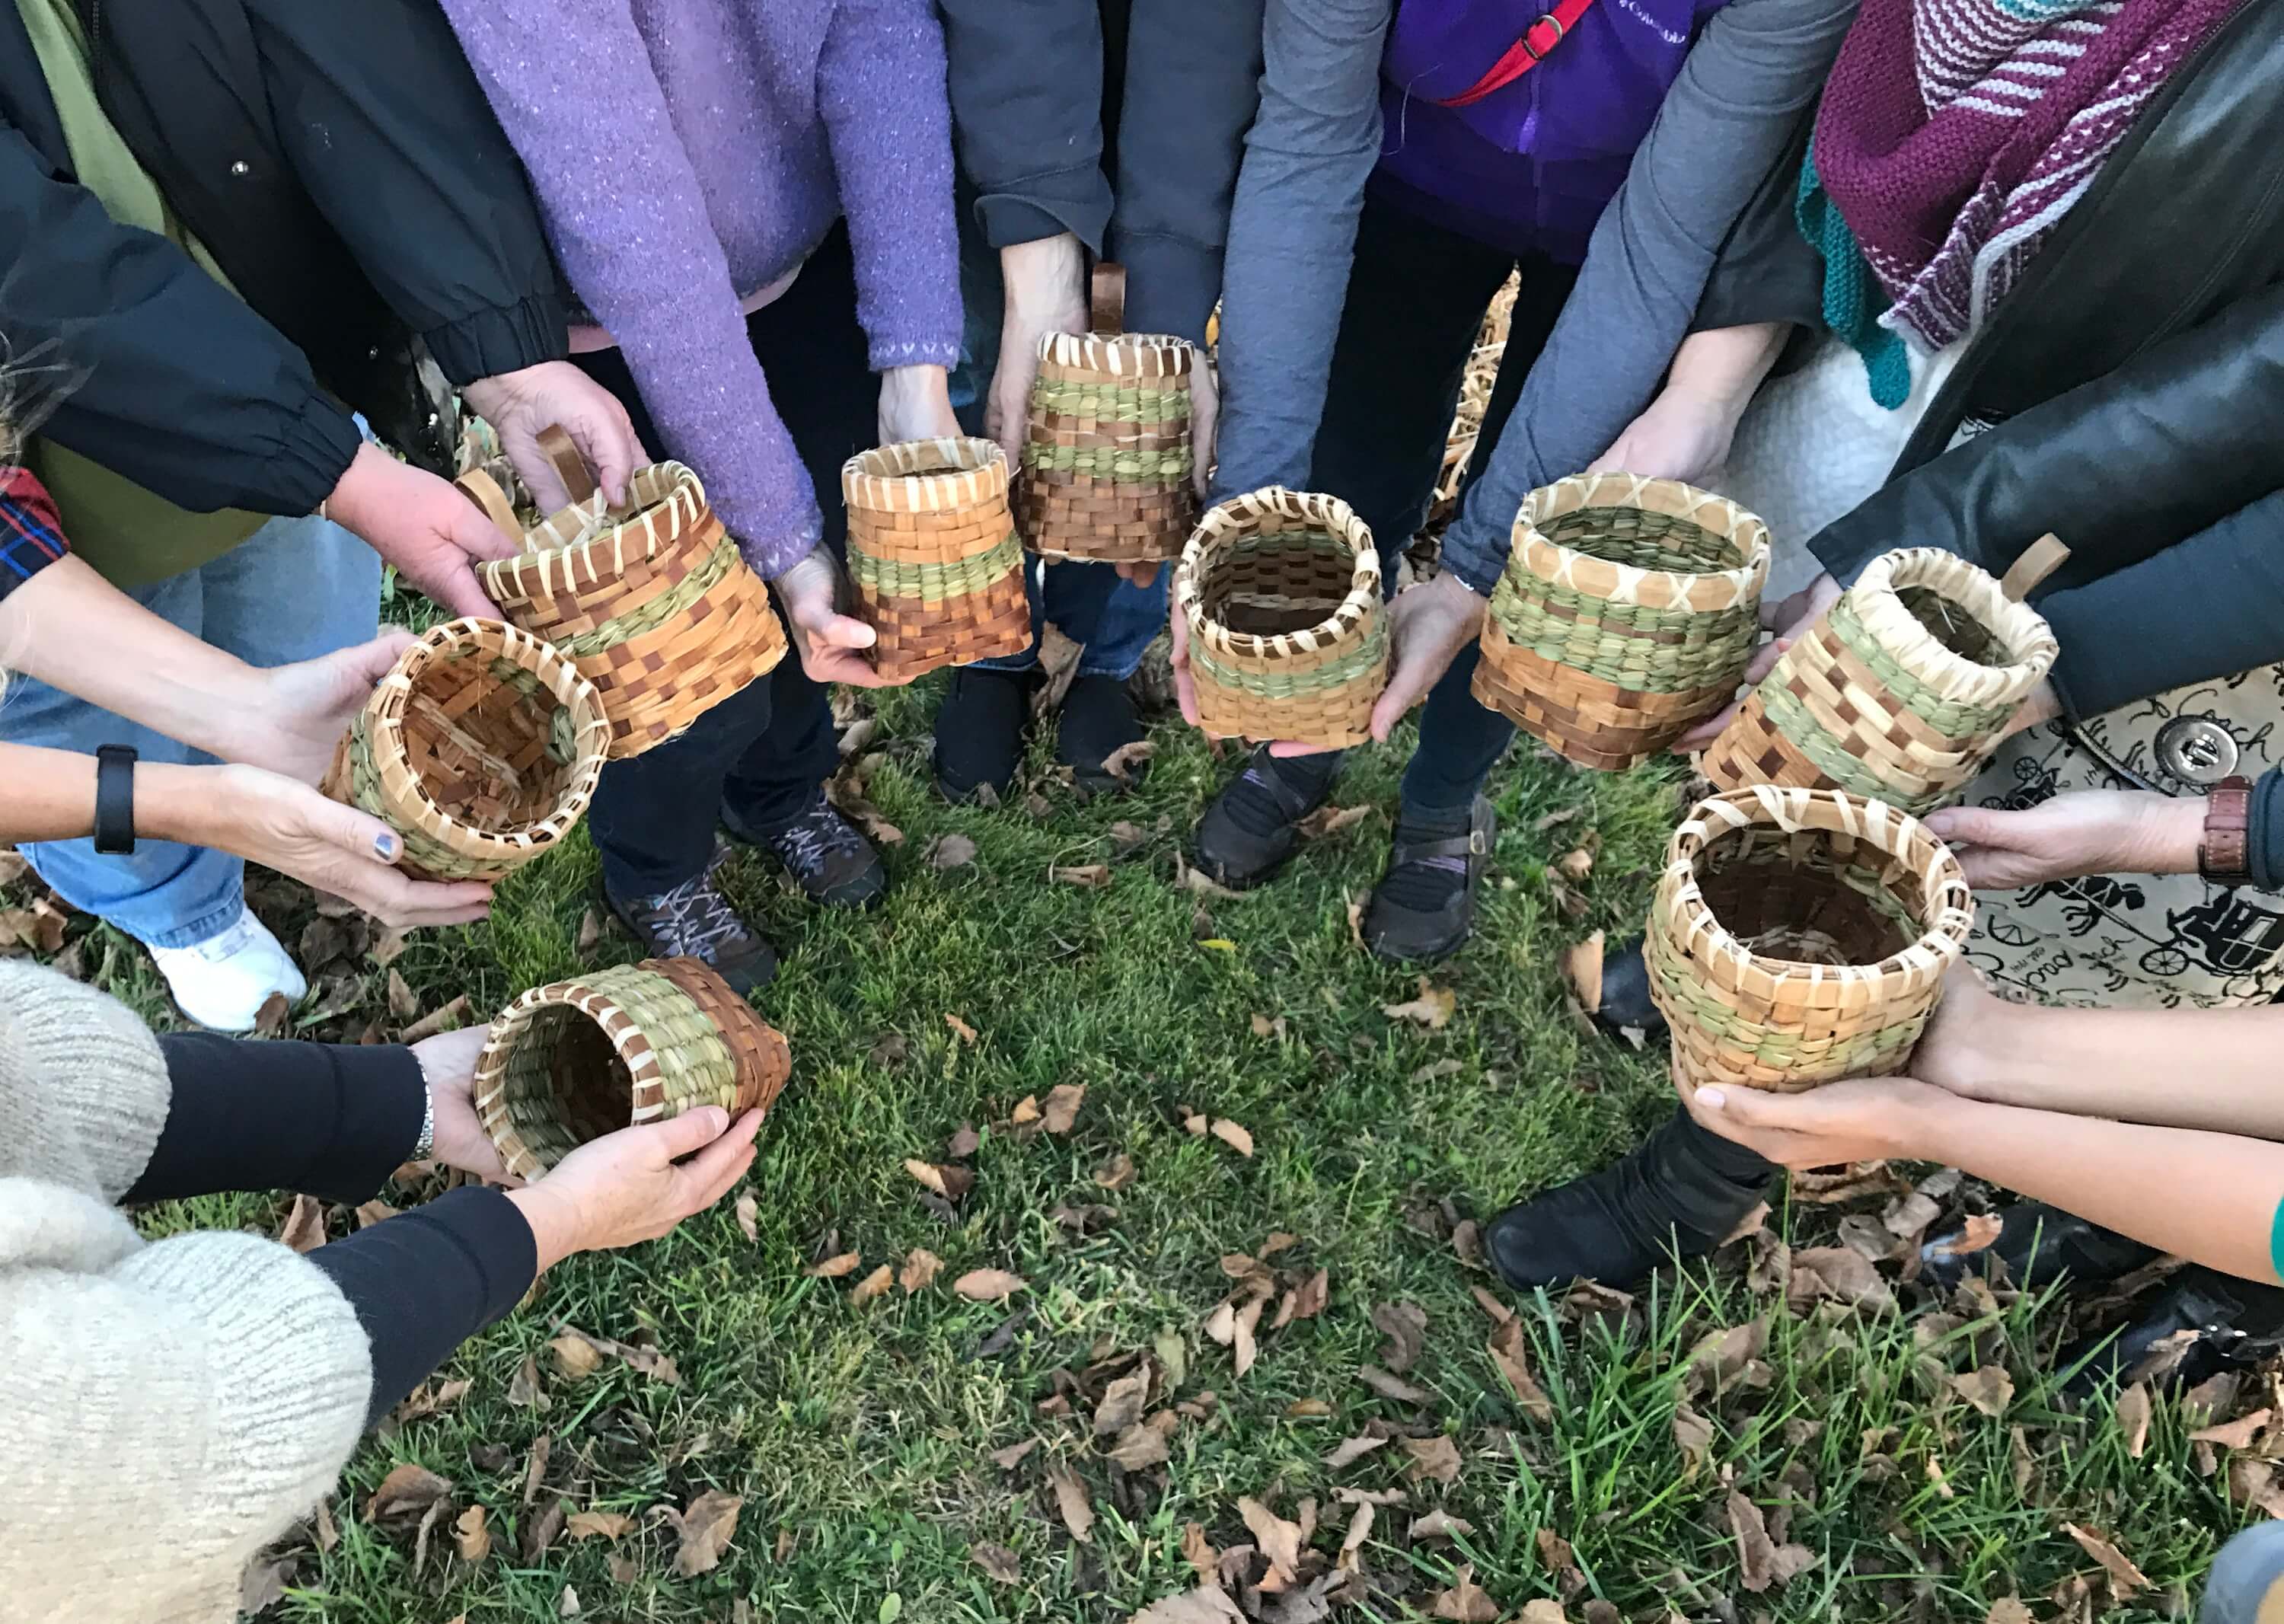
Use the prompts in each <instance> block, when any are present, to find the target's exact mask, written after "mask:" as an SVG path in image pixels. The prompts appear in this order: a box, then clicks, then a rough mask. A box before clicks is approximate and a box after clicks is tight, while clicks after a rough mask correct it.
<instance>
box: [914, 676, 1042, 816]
mask: <svg viewBox="0 0 2284 1624" xmlns="http://www.w3.org/2000/svg"><path fill="white" fill-rule="evenodd" d="M1035 682H1036V675H1035V674H1034V673H1032V672H1029V671H994V670H990V669H988V668H984V667H982V666H962V667H960V668H958V669H957V670H955V671H954V672H953V673H952V674H951V684H950V687H948V688H946V689H945V690H944V695H943V704H941V705H939V706H937V707H936V712H935V786H936V789H937V790H938V791H939V792H941V793H942V794H943V798H944V799H945V800H974V799H975V798H976V797H977V796H978V795H980V794H981V793H982V792H983V788H984V786H985V785H989V786H990V787H991V789H992V791H993V792H994V793H996V794H997V795H999V796H1000V797H1001V798H1002V799H1005V796H1006V794H1007V792H1008V790H1009V788H1010V787H1011V786H1013V784H1014V782H1015V769H1016V768H1018V767H1019V766H1021V764H1022V761H1023V729H1024V727H1025V725H1026V724H1027V723H1028V722H1029V721H1030V718H1031V689H1032V686H1033V683H1035Z"/></svg>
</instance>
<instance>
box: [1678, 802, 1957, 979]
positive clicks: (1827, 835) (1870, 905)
mask: <svg viewBox="0 0 2284 1624" xmlns="http://www.w3.org/2000/svg"><path fill="white" fill-rule="evenodd" d="M1694 870H1695V873H1696V876H1697V885H1698V889H1699V891H1700V892H1701V894H1703V896H1704V899H1705V905H1706V907H1707V908H1708V909H1709V910H1711V912H1712V915H1713V917H1714V919H1715V921H1716V922H1717V923H1718V924H1719V925H1721V927H1722V928H1723V929H1725V930H1726V931H1727V932H1728V933H1730V934H1731V935H1733V936H1734V937H1735V938H1736V939H1737V940H1738V941H1740V943H1742V944H1743V945H1744V947H1745V948H1746V949H1747V950H1748V951H1750V952H1751V953H1753V954H1755V955H1756V956H1759V957H1762V958H1772V959H1784V960H1789V961H1791V962H1793V963H1795V964H1831V965H1842V964H1879V963H1880V962H1881V960H1883V959H1886V958H1888V957H1889V956H1893V955H1895V954H1897V953H1900V952H1902V951H1903V950H1904V949H1905V948H1907V947H1909V946H1910V945H1911V944H1912V942H1914V941H1917V940H1919V938H1920V935H1921V933H1922V932H1923V930H1924V927H1925V925H1926V924H1927V923H1928V920H1929V918H1930V917H1931V911H1932V910H1931V909H1930V907H1929V902H1928V897H1927V895H1926V894H1925V890H1924V888H1923V887H1922V886H1921V885H1920V880H1919V878H1918V877H1917V876H1915V875H1913V874H1912V873H1911V872H1910V871H1907V870H1906V869H1905V868H1904V867H1903V866H1902V865H1901V864H1899V863H1897V862H1896V860H1895V859H1894V858H1893V857H1891V856H1889V855H1888V854H1887V853H1886V852H1884V851H1881V849H1880V848H1879V847H1876V846H1874V845H1873V844H1872V843H1870V842H1869V841H1866V840H1859V839H1856V838H1854V837H1853V836H1850V835H1846V834H1842V833H1838V832H1826V831H1824V830H1802V831H1800V832H1796V833H1792V834H1787V833H1785V832H1782V831H1781V830H1776V829H1770V828H1766V827H1764V826H1760V825H1748V826H1747V827H1745V828H1743V829H1736V830H1731V831H1729V832H1727V833H1725V834H1723V835H1720V836H1718V837H1717V838H1715V839H1710V840H1709V841H1707V842H1706V844H1705V847H1704V848H1703V849H1702V850H1701V851H1700V852H1699V853H1698V854H1697V857H1696V860H1695V863H1694Z"/></svg>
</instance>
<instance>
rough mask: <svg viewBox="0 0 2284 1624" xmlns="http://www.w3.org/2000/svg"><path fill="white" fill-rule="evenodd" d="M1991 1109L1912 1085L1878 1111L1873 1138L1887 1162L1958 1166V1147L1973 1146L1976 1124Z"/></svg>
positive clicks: (1935, 1089) (1991, 1108)
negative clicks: (1925, 1162) (1929, 1162)
mask: <svg viewBox="0 0 2284 1624" xmlns="http://www.w3.org/2000/svg"><path fill="white" fill-rule="evenodd" d="M1994 1109H1996V1107H1994V1106H1992V1105H1987V1104H1985V1103H1984V1102H1983V1101H1981V1100H1975V1099H1967V1098H1963V1097H1960V1096H1959V1095H1956V1094H1952V1093H1950V1092H1948V1091H1946V1090H1944V1089H1938V1088H1936V1087H1933V1086H1932V1085H1928V1084H1913V1085H1912V1086H1910V1087H1907V1088H1905V1089H1903V1090H1902V1091H1901V1092H1900V1093H1898V1094H1897V1096H1896V1097H1893V1098H1892V1099H1890V1100H1889V1101H1888V1103H1887V1104H1886V1105H1884V1106H1883V1107H1882V1108H1881V1113H1880V1116H1879V1120H1877V1121H1876V1122H1875V1123H1874V1125H1873V1136H1874V1137H1875V1138H1876V1139H1877V1140H1878V1141H1879V1144H1880V1149H1881V1154H1882V1155H1883V1156H1885V1157H1886V1158H1888V1159H1890V1160H1896V1161H1936V1162H1941V1163H1942V1164H1943V1165H1944V1166H1945V1167H1958V1166H1959V1165H1961V1164H1960V1156H1961V1155H1962V1154H1963V1152H1962V1151H1961V1149H1960V1147H1961V1146H1965V1145H1971V1144H1973V1143H1974V1140H1975V1133H1976V1129H1977V1124H1978V1123H1979V1122H1982V1121H1983V1120H1987V1116H1988V1113H1990V1112H1991V1111H1992V1110H1994Z"/></svg>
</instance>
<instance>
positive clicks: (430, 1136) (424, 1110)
mask: <svg viewBox="0 0 2284 1624" xmlns="http://www.w3.org/2000/svg"><path fill="white" fill-rule="evenodd" d="M435 1149H436V1085H435V1084H434V1083H432V1082H431V1081H428V1068H427V1067H426V1066H422V1067H421V1068H420V1136H419V1137H418V1139H415V1140H414V1141H413V1142H412V1153H411V1155H409V1156H407V1157H406V1158H405V1160H407V1161H426V1160H427V1159H428V1158H429V1156H430V1155H431V1154H432V1153H433V1152H434V1151H435Z"/></svg>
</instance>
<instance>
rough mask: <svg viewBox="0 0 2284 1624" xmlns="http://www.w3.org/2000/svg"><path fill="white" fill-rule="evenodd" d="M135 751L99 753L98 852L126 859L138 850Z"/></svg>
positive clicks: (103, 749)
mask: <svg viewBox="0 0 2284 1624" xmlns="http://www.w3.org/2000/svg"><path fill="white" fill-rule="evenodd" d="M136 760H137V755H136V752H135V750H134V749H133V748H132V747H131V746H127V745H103V746H98V748H97V750H96V753H95V849H96V850H97V851H98V852H101V853H102V854H103V855H105V856H106V857H123V856H126V855H129V853H131V852H132V851H134V849H135V762H136Z"/></svg>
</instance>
